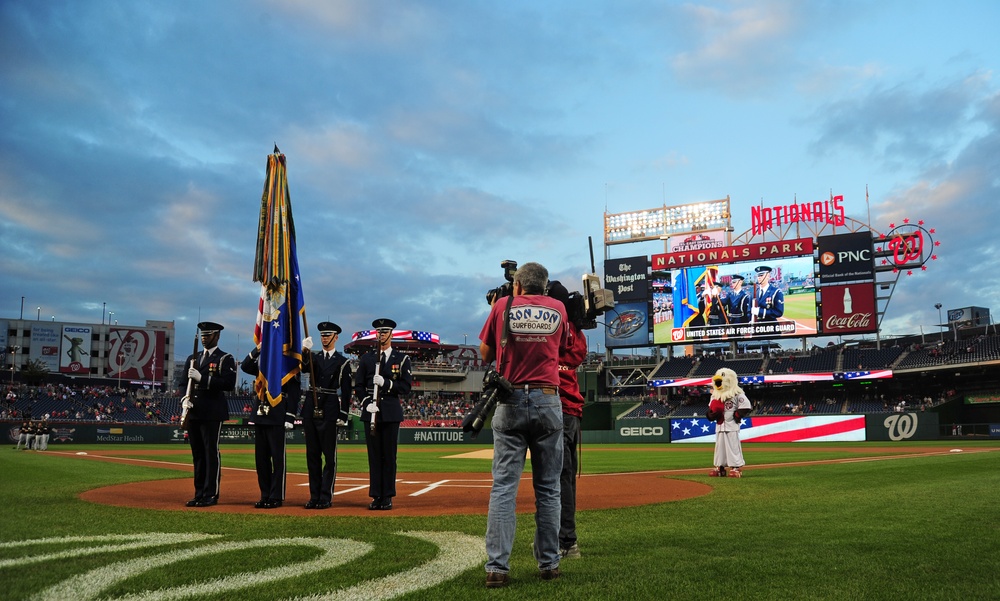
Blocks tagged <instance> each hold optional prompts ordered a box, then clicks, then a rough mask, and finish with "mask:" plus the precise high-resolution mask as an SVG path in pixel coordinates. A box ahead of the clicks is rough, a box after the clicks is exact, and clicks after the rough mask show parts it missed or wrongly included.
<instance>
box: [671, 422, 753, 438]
mask: <svg viewBox="0 0 1000 601" xmlns="http://www.w3.org/2000/svg"><path fill="white" fill-rule="evenodd" d="M751 419H752V418H749V417H745V418H743V420H742V421H741V422H740V430H743V429H745V428H749V427H751V425H752V423H751ZM741 438H742V436H741ZM670 442H715V420H714V419H713V420H708V419H705V418H703V417H685V418H683V419H672V420H670Z"/></svg>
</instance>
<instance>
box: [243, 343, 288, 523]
mask: <svg viewBox="0 0 1000 601" xmlns="http://www.w3.org/2000/svg"><path fill="white" fill-rule="evenodd" d="M259 357H260V349H259V348H256V347H254V349H253V350H252V351H250V354H249V355H247V356H246V358H245V359H243V363H242V364H240V369H242V370H243V371H244V372H245V373H247V374H250V375H251V376H257V374H259V373H260V364H259ZM301 396H302V382H301V379H300V377H299V375H298V374H296V375H295V376H293V377H292V378H291V379H289V380H288V381H287V382H285V383H284V384H282V385H281V402H279V403H278V404H277V405H274V406H273V407H271V404H270V403H269V402H268V401H267V400H266V399H263V400H261V401H260V403H261V408H262V409H258V410H257V413H256V414H255V415H251V416H250V418H249V420H248V422H250V423H252V424H253V425H254V459H255V463H256V466H257V486H258V487H259V488H260V500H258V501H257V502H256V503H254V507H256V508H257V509H274V508H276V507H281V505H282V504H283V503H284V501H285V475H286V470H285V443H286V441H285V431H286V430H291V429H292V428H293V427H294V424H295V414H296V412H297V411H298V408H299V398H300V397H301ZM267 407H270V409H268V410H267V411H266V412H265V411H264V410H263V408H267Z"/></svg>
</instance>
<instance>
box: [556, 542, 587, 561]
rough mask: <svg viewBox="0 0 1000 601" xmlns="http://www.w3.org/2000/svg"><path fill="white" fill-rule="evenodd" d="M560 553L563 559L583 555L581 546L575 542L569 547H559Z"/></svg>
mask: <svg viewBox="0 0 1000 601" xmlns="http://www.w3.org/2000/svg"><path fill="white" fill-rule="evenodd" d="M559 555H560V556H561V557H562V558H563V559H576V558H577V557H582V556H581V555H580V547H579V546H578V545H577V544H576V543H573V544H572V545H570V546H569V548H567V549H559Z"/></svg>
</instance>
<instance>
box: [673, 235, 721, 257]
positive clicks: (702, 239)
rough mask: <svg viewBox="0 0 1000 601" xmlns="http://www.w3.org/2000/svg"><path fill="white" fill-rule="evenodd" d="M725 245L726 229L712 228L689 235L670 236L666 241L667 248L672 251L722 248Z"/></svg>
mask: <svg viewBox="0 0 1000 601" xmlns="http://www.w3.org/2000/svg"><path fill="white" fill-rule="evenodd" d="M725 245H726V231H725V230H712V231H710V232H698V233H697V234H691V235H689V236H671V237H670V240H669V241H668V242H667V248H668V249H670V252H672V253H678V252H687V251H691V250H705V249H706V248H722V247H723V246H725Z"/></svg>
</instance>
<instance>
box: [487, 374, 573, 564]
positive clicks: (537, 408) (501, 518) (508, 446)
mask: <svg viewBox="0 0 1000 601" xmlns="http://www.w3.org/2000/svg"><path fill="white" fill-rule="evenodd" d="M562 427H563V421H562V403H561V402H560V401H559V395H558V394H554V395H553V394H544V393H543V392H542V391H541V390H532V391H531V392H530V393H525V392H524V390H523V389H517V390H515V391H514V394H512V395H511V396H510V398H509V399H507V402H504V403H500V404H498V405H497V409H496V414H494V416H493V488H492V489H491V490H490V509H489V514H488V516H487V518H486V555H487V558H488V559H487V561H486V571H487V572H501V573H507V572H509V571H510V553H511V549H513V547H514V531H515V529H516V526H517V523H516V520H517V518H516V514H515V509H516V505H517V488H518V485H519V484H520V482H521V474H522V472H523V471H524V460H525V455H526V452H527V451H528V450H530V451H531V482H532V485H533V487H534V489H535V560H536V561H537V562H538V569H539V570H551V569H554V568H557V567H559V514H560V509H561V501H560V496H559V474H560V472H561V471H562V463H563V440H562Z"/></svg>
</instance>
